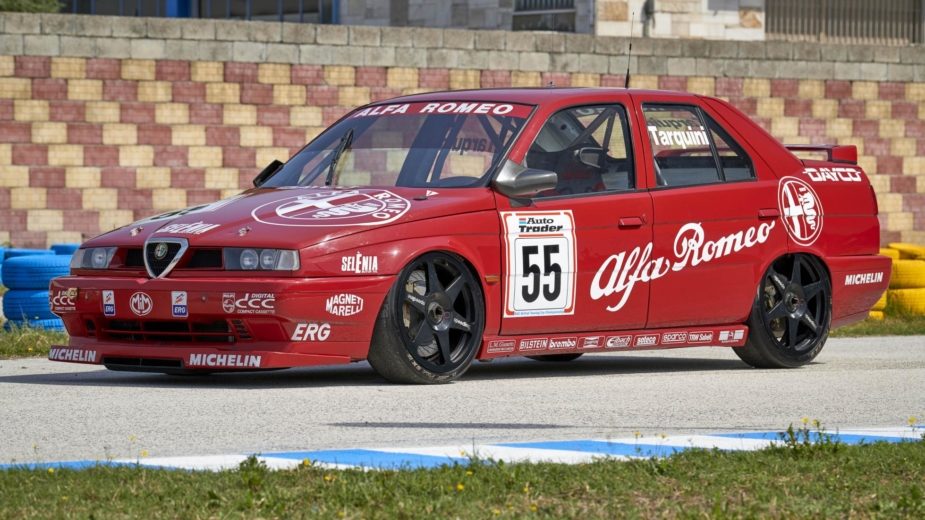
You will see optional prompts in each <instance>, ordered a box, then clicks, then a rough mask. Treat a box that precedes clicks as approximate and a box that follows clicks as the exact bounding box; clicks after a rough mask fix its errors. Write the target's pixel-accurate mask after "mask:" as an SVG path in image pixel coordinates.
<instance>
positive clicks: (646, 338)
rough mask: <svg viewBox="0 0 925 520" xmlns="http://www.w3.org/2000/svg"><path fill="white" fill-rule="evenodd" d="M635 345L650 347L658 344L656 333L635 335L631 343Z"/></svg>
mask: <svg viewBox="0 0 925 520" xmlns="http://www.w3.org/2000/svg"><path fill="white" fill-rule="evenodd" d="M633 345H634V346H636V347H652V346H655V345H658V334H642V335H639V336H636V342H635V343H633Z"/></svg>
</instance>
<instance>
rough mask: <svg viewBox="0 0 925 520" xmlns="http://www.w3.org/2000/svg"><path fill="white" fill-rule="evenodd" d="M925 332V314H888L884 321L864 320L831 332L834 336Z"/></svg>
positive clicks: (917, 333)
mask: <svg viewBox="0 0 925 520" xmlns="http://www.w3.org/2000/svg"><path fill="white" fill-rule="evenodd" d="M920 334H925V316H889V315H888V316H887V317H886V318H884V319H883V320H882V321H877V320H871V319H866V320H864V321H861V322H858V323H855V324H852V325H848V326H846V327H839V328H837V329H835V330H833V331H832V333H831V334H830V336H831V337H833V338H852V337H860V336H914V335H920Z"/></svg>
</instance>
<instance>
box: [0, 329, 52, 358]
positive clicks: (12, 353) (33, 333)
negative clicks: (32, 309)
mask: <svg viewBox="0 0 925 520" xmlns="http://www.w3.org/2000/svg"><path fill="white" fill-rule="evenodd" d="M51 345H67V333H65V332H57V331H50V330H44V329H34V328H32V327H19V326H16V325H13V326H12V327H11V328H10V330H5V329H0V359H8V358H17V357H48V349H49V347H51Z"/></svg>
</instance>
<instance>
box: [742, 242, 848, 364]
mask: <svg viewBox="0 0 925 520" xmlns="http://www.w3.org/2000/svg"><path fill="white" fill-rule="evenodd" d="M831 322H832V285H831V283H830V281H829V276H828V274H827V273H826V270H825V267H823V265H822V263H821V262H820V261H819V260H817V259H816V258H814V257H811V256H806V255H793V256H788V257H782V258H779V259H778V260H776V261H775V262H774V263H773V264H772V265H771V267H769V268H768V270H767V272H766V273H765V275H764V277H763V278H762V281H761V285H760V286H759V288H758V295H757V296H756V297H755V303H754V305H753V306H752V312H751V315H750V316H749V318H748V326H749V329H750V332H749V335H748V342H747V343H746V344H745V346H744V347H740V348H735V349H733V351H735V353H736V354H737V355H738V356H739V358H741V359H742V361H745V362H746V363H748V364H749V365H752V366H754V367H758V368H794V367H799V366H802V365H805V364H806V363H809V362H810V361H812V360H813V359H814V358H815V357H816V356H817V355H819V352H820V351H821V350H822V347H823V345H825V340H826V339H827V338H828V337H829V326H830V325H831Z"/></svg>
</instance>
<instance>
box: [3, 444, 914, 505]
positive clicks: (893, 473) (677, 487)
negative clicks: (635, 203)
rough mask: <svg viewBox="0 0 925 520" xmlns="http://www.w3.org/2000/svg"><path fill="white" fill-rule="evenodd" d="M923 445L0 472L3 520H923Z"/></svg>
mask: <svg viewBox="0 0 925 520" xmlns="http://www.w3.org/2000/svg"><path fill="white" fill-rule="evenodd" d="M922 468H925V441H919V442H908V443H903V444H872V445H868V446H844V445H840V444H836V443H802V442H800V440H799V439H797V440H796V441H795V442H792V443H790V445H789V446H787V447H778V448H773V449H769V450H764V451H758V452H739V453H726V452H719V451H690V452H685V453H681V454H678V455H675V456H672V457H670V458H668V459H662V460H637V461H632V462H619V461H600V462H596V463H593V464H583V465H558V464H502V463H489V464H478V463H472V464H469V465H465V466H455V467H444V468H438V469H428V470H408V471H369V472H363V471H356V470H348V471H334V470H325V469H321V468H317V467H312V466H310V465H308V466H304V467H300V468H299V469H296V470H291V471H270V470H267V469H266V468H265V467H264V466H263V465H261V464H260V463H258V462H257V461H256V460H254V459H251V460H249V461H247V462H245V463H243V464H242V465H241V467H240V468H238V469H237V470H233V471H223V472H217V473H207V472H187V471H171V470H153V469H142V468H139V467H128V468H95V469H90V470H85V471H70V470H54V471H49V470H10V471H0V497H3V499H2V500H0V517H2V518H30V517H40V518H109V517H117V518H120V517H121V518H124V517H144V518H150V517H153V518H254V517H260V518H303V517H311V518H315V517H317V518H493V517H506V518H520V517H528V516H529V517H542V518H614V517H625V516H630V517H639V518H649V517H653V516H659V517H670V518H673V517H685V518H694V517H748V518H807V517H810V518H829V517H837V518H844V517H862V518H863V517H874V516H885V517H889V518H922V517H923V516H925V479H923V478H922V475H923V470H922Z"/></svg>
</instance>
